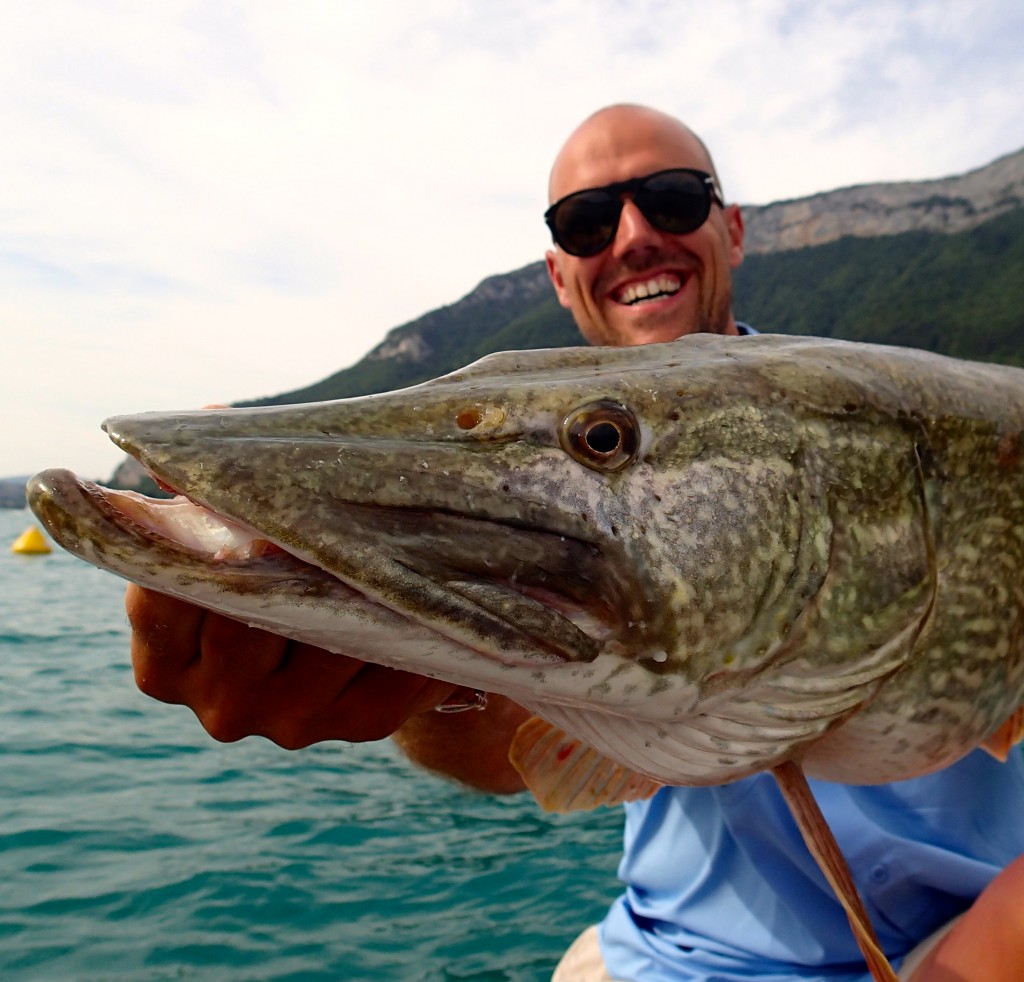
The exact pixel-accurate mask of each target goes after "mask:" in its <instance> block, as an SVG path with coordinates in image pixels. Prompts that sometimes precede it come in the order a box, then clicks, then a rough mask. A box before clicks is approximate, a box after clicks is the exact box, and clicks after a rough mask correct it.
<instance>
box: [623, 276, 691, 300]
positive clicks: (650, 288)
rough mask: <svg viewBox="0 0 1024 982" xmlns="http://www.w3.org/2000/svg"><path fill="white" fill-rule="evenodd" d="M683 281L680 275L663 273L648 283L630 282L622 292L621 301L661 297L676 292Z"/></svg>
mask: <svg viewBox="0 0 1024 982" xmlns="http://www.w3.org/2000/svg"><path fill="white" fill-rule="evenodd" d="M681 286H682V283H681V281H680V279H679V277H678V276H671V275H669V274H668V273H663V274H662V275H661V276H655V277H654V278H653V279H649V280H648V281H647V282H646V283H630V284H629V286H627V287H626V288H625V289H624V290H623V291H622V292H621V293H620V294H619V303H626V304H629V303H636V302H637V301H638V300H647V299H648V298H649V297H659V296H663V295H671V294H673V293H675V292H676V291H677V290H678V289H679V288H680V287H681Z"/></svg>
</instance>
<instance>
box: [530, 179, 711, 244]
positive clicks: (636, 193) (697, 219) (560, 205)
mask: <svg viewBox="0 0 1024 982" xmlns="http://www.w3.org/2000/svg"><path fill="white" fill-rule="evenodd" d="M624 194H629V195H632V196H633V203H634V204H635V205H636V206H637V208H639V209H640V214H642V215H643V216H644V218H645V219H647V221H648V222H650V223H651V225H653V226H654V227H655V228H656V229H660V230H661V231H662V232H669V233H670V234H672V235H686V234H687V233H688V232H695V231H696V230H697V229H699V228H700V227H701V225H703V224H704V223H705V222H706V221H707V220H708V215H710V214H711V203H712V202H714V203H715V204H717V205H718V207H719V208H724V207H725V205H724V204H723V203H722V199H721V197H720V196H719V194H718V191H717V190H716V188H715V179H714V178H713V177H712V176H711V175H710V174H707V173H705V172H704V171H702V170H693V169H692V168H690V167H674V168H672V169H671V170H659V171H656V172H655V173H653V174H648V175H647V176H646V177H634V178H632V179H631V180H628V181H617V182H616V183H615V184H606V185H605V186H604V187H600V188H587V189H585V190H583V191H576V192H574V193H573V194H567V195H566V196H565V197H564V198H559V200H558V201H556V202H555V203H554V204H553V205H552V206H551V207H550V208H549V209H548V210H547V211H546V212H544V221H545V222H547V226H548V228H549V229H551V237H552V238H553V239H554V240H555V242H556V243H557V244H558V245H559V246H561V247H562V248H563V249H564V250H565V251H566V252H567V253H569V255H571V256H581V257H582V256H596V255H597V254H598V253H599V252H600V251H601V250H602V249H605V248H607V247H608V246H609V245H610V244H611V242H612V240H614V238H615V233H616V232H617V231H618V228H619V217H620V216H621V215H622V196H623V195H624Z"/></svg>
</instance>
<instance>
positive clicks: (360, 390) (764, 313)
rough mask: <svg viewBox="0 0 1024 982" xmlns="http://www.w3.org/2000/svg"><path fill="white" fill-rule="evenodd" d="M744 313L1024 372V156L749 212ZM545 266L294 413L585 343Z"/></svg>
mask: <svg viewBox="0 0 1024 982" xmlns="http://www.w3.org/2000/svg"><path fill="white" fill-rule="evenodd" d="M743 213H744V218H745V222H746V252H747V258H746V260H745V261H744V263H743V265H742V266H741V267H740V268H739V269H738V270H737V271H736V274H735V294H734V300H735V309H736V314H737V316H738V317H740V318H741V319H742V320H746V321H748V322H750V323H752V324H754V325H755V326H757V327H758V328H760V329H762V330H766V331H773V332H777V333H786V334H818V335H822V336H826V337H837V338H846V339H849V340H858V341H875V342H879V343H889V344H904V345H911V346H917V347H922V348H928V349H929V350H932V351H940V352H943V353H946V354H951V355H955V356H957V357H961V358H975V359H979V360H991V361H996V360H998V361H1006V362H1009V363H1013V364H1020V365H1024V341H1022V340H1020V339H1021V338H1022V337H1024V331H1022V330H1021V329H1022V328H1024V302H1022V301H1024V150H1019V151H1017V152H1016V153H1013V154H1009V155H1007V156H1005V157H1001V158H999V159H998V160H996V161H994V162H993V163H991V164H989V165H987V166H986V167H981V168H978V169H977V170H973V171H970V172H969V173H966V174H963V175H960V176H958V177H949V178H942V179H939V180H931V181H904V182H895V183H884V184H864V185H859V186H856V187H850V188H841V189H839V190H836V191H829V192H826V193H822V194H816V195H812V196H810V197H807V198H801V199H799V200H793V201H780V202H775V203H772V204H768V205H761V206H749V207H748V206H744V208H743ZM581 343H582V341H581V339H580V337H579V335H578V334H577V332H576V328H575V326H574V325H573V322H572V318H571V317H570V316H569V314H568V313H567V312H566V311H565V310H563V309H562V308H561V307H560V306H559V305H558V302H557V300H556V299H555V297H554V294H553V292H552V290H551V286H550V284H549V282H548V278H547V273H546V271H545V268H544V263H543V262H536V263H531V264H530V265H529V266H524V267H523V268H522V269H518V270H514V271H513V272H511V273H506V274H504V275H499V276H492V277H489V278H488V279H486V280H484V281H483V282H482V283H481V284H480V285H479V286H478V287H477V288H476V289H475V290H473V291H472V292H471V293H469V294H468V295H467V296H465V297H463V298H462V299H461V300H459V301H457V302H456V303H453V304H451V305H450V306H447V307H442V308H440V309H438V310H434V311H431V312H430V313H428V314H425V315H423V316H422V317H420V318H417V319H416V320H414V321H411V322H409V323H408V324H403V325H402V326H401V327H396V328H394V329H393V330H392V331H390V332H389V333H388V335H387V336H386V337H385V339H384V340H383V341H382V342H381V343H380V344H379V345H378V346H377V347H376V348H374V349H373V350H372V351H371V352H370V353H369V354H368V355H366V357H364V358H363V359H362V360H361V361H359V362H357V363H356V364H355V365H352V366H350V367H348V368H344V369H342V370H341V371H339V372H336V373H335V374H333V375H331V376H329V377H328V378H325V379H323V380H321V381H319V382H316V383H314V384H312V385H309V386H307V387H305V388H302V389H296V390H293V391H291V392H285V393H282V394H281V395H278V396H273V397H270V398H266V399H260V400H255V401H250V402H244V403H238V405H282V404H285V403H289V402H310V401H314V400H319V399H340V398H345V397H347V396H355V395H363V394H366V393H369V392H380V391H384V390H386V389H394V388H399V387H401V386H405V385H412V384H414V383H416V382H422V381H425V380H426V379H429V378H434V377H436V376H438V375H442V374H444V373H445V372H449V371H453V370H455V369H457V368H460V367H462V366H463V365H466V364H468V363H469V362H471V361H473V360H474V359H476V358H479V357H481V356H482V355H484V354H487V353H488V352H491V351H499V350H506V349H512V348H544V347H557V346H560V345H576V344H581Z"/></svg>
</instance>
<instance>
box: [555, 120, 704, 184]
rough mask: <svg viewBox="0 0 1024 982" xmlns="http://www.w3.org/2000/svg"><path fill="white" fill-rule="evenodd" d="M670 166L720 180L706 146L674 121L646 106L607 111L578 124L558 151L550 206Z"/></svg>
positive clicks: (694, 134)
mask: <svg viewBox="0 0 1024 982" xmlns="http://www.w3.org/2000/svg"><path fill="white" fill-rule="evenodd" d="M667 167H695V168H696V169H697V170H703V171H707V172H708V173H709V174H713V175H714V177H715V181H716V182H717V181H718V175H717V174H716V173H715V165H714V163H713V162H712V160H711V154H710V153H708V149H707V147H706V146H705V145H704V142H703V141H702V140H701V139H700V137H699V136H697V134H696V133H694V132H693V130H691V129H690V128H689V127H688V126H686V125H684V124H683V123H681V122H680V121H679V120H678V119H676V118H675V117H674V116H669V115H668V114H667V113H663V112H660V111H659V110H657V109H651V108H649V107H647V106H637V105H631V104H621V105H615V106H607V107H605V108H604V109H599V110H598V111H597V112H596V113H594V114H593V115H591V116H588V117H587V118H586V119H585V120H584V121H583V122H582V123H580V125H579V126H577V127H576V129H575V130H573V132H572V134H571V135H570V136H569V139H568V140H566V141H565V144H564V145H563V147H562V149H561V150H560V151H559V152H558V156H557V157H555V162H554V164H553V166H552V168H551V176H550V179H549V181H548V201H549V203H550V202H554V201H557V200H558V199H559V198H562V197H564V196H565V195H567V194H571V193H572V192H573V191H579V190H581V189H582V188H587V187H596V186H599V185H601V184H607V183H610V181H611V180H626V179H628V178H630V177H637V176H639V175H642V174H648V173H651V172H653V171H655V170H662V169H665V168H667ZM610 169H611V170H610ZM611 171H614V173H615V175H616V176H615V177H614V178H609V177H608V176H607V175H608V174H609V173H610V172H611Z"/></svg>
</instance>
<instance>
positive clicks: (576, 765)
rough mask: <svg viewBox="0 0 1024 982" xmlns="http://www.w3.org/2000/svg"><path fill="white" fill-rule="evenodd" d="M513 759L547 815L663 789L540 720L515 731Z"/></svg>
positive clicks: (617, 802)
mask: <svg viewBox="0 0 1024 982" xmlns="http://www.w3.org/2000/svg"><path fill="white" fill-rule="evenodd" d="M509 760H511V761H512V764H513V766H514V767H515V768H516V770H517V771H519V773H520V774H521V775H522V777H523V781H524V782H525V783H526V786H527V787H528V788H529V789H530V791H531V792H532V793H533V796H534V797H535V798H536V799H537V802H538V803H539V804H540V806H541V807H542V808H543V809H544V810H545V811H554V812H569V811H586V810H590V809H592V808H596V807H597V806H598V805H620V804H622V803H623V802H625V801H638V800H639V799H641V798H650V797H651V795H653V794H654V793H655V792H656V791H657V790H658V789H659V788H660V787H662V785H661V784H660V783H658V782H657V781H653V780H651V779H650V778H649V777H645V776H644V775H643V774H638V773H637V772H636V771H633V770H630V769H629V768H628V767H623V766H622V765H621V764H617V763H615V761H613V760H610V759H609V758H607V757H605V756H604V754H601V753H599V752H598V751H596V750H594V749H593V748H592V747H588V746H587V745H586V744H585V743H583V742H581V741H580V740H577V739H576V737H572V736H569V735H568V734H567V733H565V732H564V731H563V730H561V729H559V728H558V727H557V726H554V725H552V724H551V723H549V722H547V721H546V720H543V719H541V718H540V717H539V716H532V717H531V718H530V719H528V720H527V721H526V722H525V723H523V724H522V726H520V727H519V729H518V730H517V731H516V735H515V737H514V738H513V740H512V747H511V749H510V751H509Z"/></svg>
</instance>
